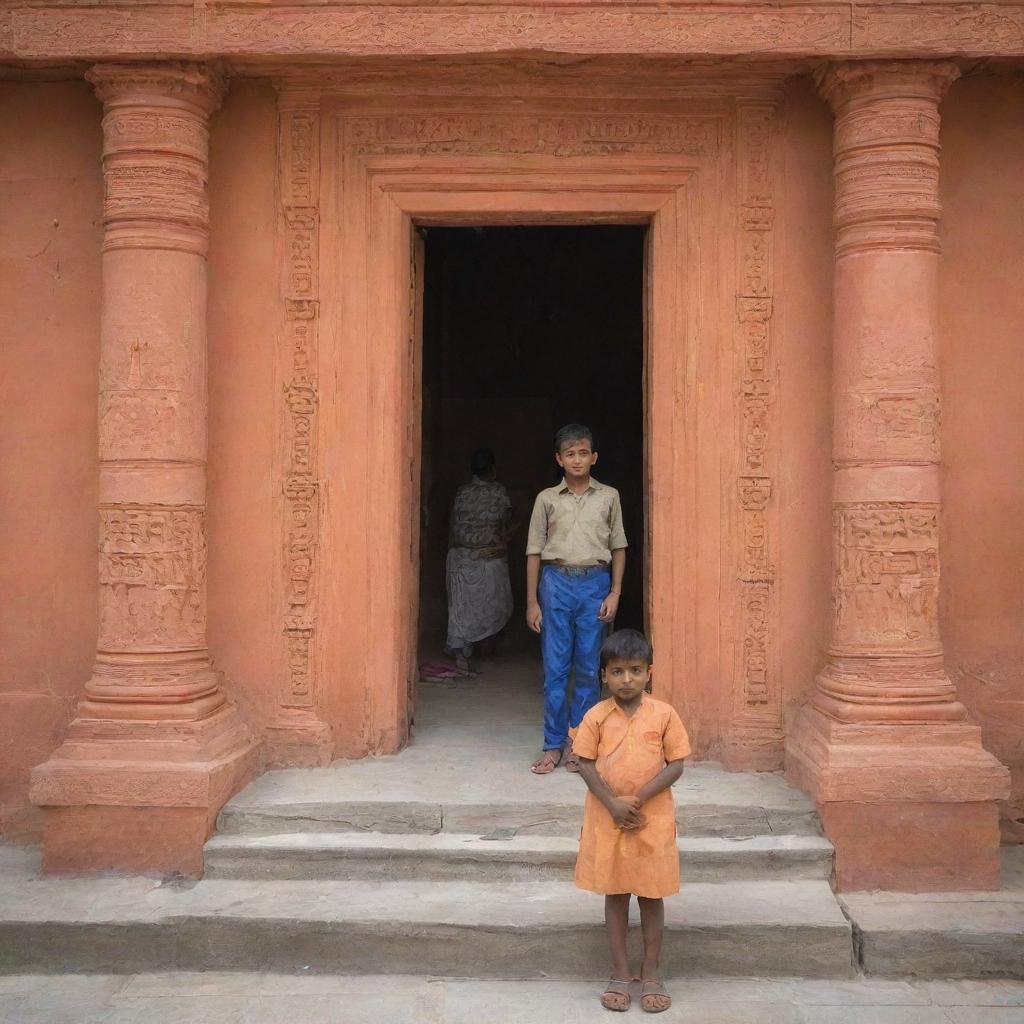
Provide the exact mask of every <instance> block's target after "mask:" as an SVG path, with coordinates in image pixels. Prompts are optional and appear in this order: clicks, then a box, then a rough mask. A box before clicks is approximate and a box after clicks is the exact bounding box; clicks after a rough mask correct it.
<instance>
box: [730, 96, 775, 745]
mask: <svg viewBox="0 0 1024 1024" xmlns="http://www.w3.org/2000/svg"><path fill="white" fill-rule="evenodd" d="M773 117H774V107H773V106H771V105H770V104H758V105H752V106H742V107H740V108H739V111H738V115H737V132H738V138H737V151H738V154H739V168H738V178H739V187H740V196H739V199H740V206H739V218H740V239H739V268H738V271H737V274H738V279H739V294H738V295H737V298H736V320H735V339H736V358H737V365H738V367H739V381H738V383H737V390H738V393H739V434H740V444H741V451H740V477H739V485H738V492H737V493H738V499H739V502H738V503H739V508H738V518H739V524H740V537H739V542H740V544H739V550H740V564H739V577H738V590H739V592H738V596H737V597H738V606H739V615H740V625H741V630H742V637H743V639H742V646H741V654H740V658H739V663H738V667H737V675H738V677H737V679H736V683H735V687H736V691H737V704H738V707H739V724H740V725H741V727H742V725H743V719H744V717H745V716H747V715H752V720H753V721H756V722H757V723H758V725H759V726H760V727H761V728H762V729H763V728H764V727H765V726H766V725H767V726H768V727H769V729H776V728H781V717H780V716H781V703H780V695H779V693H778V685H777V681H776V680H775V679H774V678H773V673H772V651H771V642H772V614H773V600H774V582H775V569H774V566H773V564H772V557H771V541H772V506H771V496H772V481H771V476H770V472H771V448H770V441H771V420H770V416H771V406H772V400H773V390H774V386H775V380H774V369H773V362H772V351H771V320H772V230H773V226H774V216H775V211H774V198H773V175H772V124H773Z"/></svg>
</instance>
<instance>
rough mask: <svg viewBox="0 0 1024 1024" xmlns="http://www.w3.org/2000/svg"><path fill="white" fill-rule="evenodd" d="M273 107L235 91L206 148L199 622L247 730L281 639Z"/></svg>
mask: <svg viewBox="0 0 1024 1024" xmlns="http://www.w3.org/2000/svg"><path fill="white" fill-rule="evenodd" d="M275 104H276V99H275V94H274V90H273V88H272V87H271V86H270V85H269V84H268V83H266V82H265V81H261V80H245V79H236V80H235V81H233V82H232V84H231V88H230V90H229V92H228V95H227V96H226V97H225V100H224V104H223V106H222V108H221V110H220V112H219V113H217V114H216V115H215V121H214V124H213V132H212V136H211V144H210V196H211V203H210V256H209V275H210V276H209V283H210V290H209V295H210V298H209V306H208V319H207V327H208V331H209V334H208V338H209V342H208V344H209V367H210V369H209V381H210V383H209V387H210V407H209V408H210V413H209V415H210V420H209V427H210V435H209V436H210V449H209V490H208V500H207V542H208V552H209V553H208V559H209V561H208V565H207V599H208V620H207V621H208V628H209V641H210V652H211V654H212V656H213V663H214V665H215V666H216V667H217V668H218V669H220V670H221V671H222V672H223V673H224V676H225V687H226V689H227V692H228V694H229V695H230V696H231V697H233V698H234V699H235V700H237V701H238V703H239V704H240V705H241V706H242V708H243V710H246V711H248V712H249V713H250V717H251V718H252V720H254V721H256V722H257V723H260V722H264V721H266V720H267V718H268V717H269V716H270V714H271V712H272V710H273V707H274V704H273V699H274V690H275V670H276V668H277V666H278V665H279V663H278V662H277V661H276V660H275V659H276V655H277V651H278V649H279V647H280V628H281V624H280V623H279V622H276V621H275V620H274V616H273V609H272V604H271V601H272V595H273V587H274V586H275V585H276V583H277V579H276V577H275V574H276V573H279V572H280V568H279V567H280V564H281V555H280V547H281V544H282V537H281V536H280V535H279V534H278V533H277V532H276V527H275V521H274V508H275V505H274V501H275V496H274V493H273V484H272V476H271V474H272V470H273V465H274V459H275V458H276V457H277V451H276V447H277V430H278V421H279V419H280V415H281V406H282V404H283V401H284V393H283V392H282V390H281V385H280V382H277V383H275V381H274V349H275V346H276V345H278V344H279V338H278V336H279V334H280V324H281V320H282V312H281V308H280V307H281V299H280V297H279V296H280V286H279V281H278V276H277V270H276V261H275V249H274V245H275V231H276V223H277V222H276V211H277V197H276V194H275V187H276V186H275V174H276V163H277V155H276V147H277V110H276V105H275Z"/></svg>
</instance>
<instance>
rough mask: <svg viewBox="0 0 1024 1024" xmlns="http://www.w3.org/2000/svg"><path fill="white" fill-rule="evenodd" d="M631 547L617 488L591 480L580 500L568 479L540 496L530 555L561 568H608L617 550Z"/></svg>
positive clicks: (528, 548)
mask: <svg viewBox="0 0 1024 1024" xmlns="http://www.w3.org/2000/svg"><path fill="white" fill-rule="evenodd" d="M627 546H628V545H627V542H626V532H625V530H624V529H623V527H622V505H621V503H620V501H619V492H618V491H617V490H616V489H615V488H614V487H609V486H607V484H602V483H598V481H597V480H595V479H594V478H593V477H591V478H590V486H589V487H588V488H587V489H586V490H585V491H584V492H583V494H581V495H580V496H579V497H576V495H575V494H573V493H572V491H570V490H569V488H568V486H567V485H566V483H565V481H564V480H563V481H562V482H561V483H559V484H556V485H555V486H554V487H548V488H547V489H545V490H543V491H541V492H540V494H538V495H537V500H536V501H535V502H534V504H533V515H532V516H531V517H530V532H529V535H528V537H527V540H526V553H527V554H528V555H540V557H541V561H543V562H557V563H559V564H560V565H607V564H608V563H609V562H610V561H611V559H612V552H613V551H616V550H618V549H619V548H624V547H627Z"/></svg>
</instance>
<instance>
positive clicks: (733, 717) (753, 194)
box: [280, 90, 782, 767]
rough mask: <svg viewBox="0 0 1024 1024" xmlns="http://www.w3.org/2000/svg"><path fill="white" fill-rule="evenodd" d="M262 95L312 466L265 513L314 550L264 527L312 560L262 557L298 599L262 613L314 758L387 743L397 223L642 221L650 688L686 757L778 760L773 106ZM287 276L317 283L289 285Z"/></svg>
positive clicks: (414, 404)
mask: <svg viewBox="0 0 1024 1024" xmlns="http://www.w3.org/2000/svg"><path fill="white" fill-rule="evenodd" d="M282 97H283V99H282V102H281V104H280V110H281V118H282V119H281V142H280V146H281V149H280V152H281V159H282V173H281V180H282V210H283V217H282V232H283V239H284V245H283V253H284V256H285V264H284V270H283V274H282V277H283V279H284V281H285V285H286V296H288V295H289V294H290V293H289V291H288V289H289V288H290V289H291V293H294V294H292V298H291V300H290V304H289V305H287V306H286V309H287V316H288V317H289V322H291V320H293V319H297V318H299V317H303V316H304V317H306V318H307V321H306V328H307V329H306V331H305V337H307V338H308V337H313V338H314V339H315V347H314V356H315V361H316V362H315V366H314V367H313V368H312V369H311V370H310V372H309V374H308V378H309V379H310V380H311V381H313V391H314V394H313V395H312V396H311V397H310V400H309V401H308V402H307V403H306V404H307V407H308V408H310V409H314V410H315V412H314V415H315V417H316V422H315V426H314V429H313V432H312V433H313V438H314V440H313V442H312V444H311V445H310V446H309V450H310V451H311V452H312V454H313V456H314V458H315V467H314V469H313V470H312V471H311V476H312V478H313V479H312V480H310V481H309V484H310V486H308V487H306V488H305V489H302V488H299V489H296V488H294V487H293V489H292V493H293V494H298V498H297V499H296V500H298V501H299V502H301V501H302V498H303V495H308V494H313V500H312V503H311V504H312V509H311V510H309V511H307V510H306V508H305V507H302V508H300V507H299V505H296V506H295V509H291V507H290V506H289V507H288V508H287V509H286V512H285V515H284V516H283V521H284V522H285V523H286V524H294V522H296V521H298V522H300V523H301V524H304V525H305V524H309V523H313V524H314V528H315V537H314V543H312V544H306V543H305V536H304V535H302V534H300V535H298V541H299V543H298V544H297V545H291V546H290V545H289V538H288V537H286V543H285V551H286V561H287V559H288V558H289V557H290V555H289V552H291V551H295V550H298V551H299V556H298V557H299V560H300V563H301V564H300V570H299V571H300V575H302V574H303V573H306V572H307V569H306V568H305V565H306V564H308V566H309V568H308V575H309V577H310V579H309V581H308V582H307V581H306V579H305V578H303V579H302V580H301V581H300V582H301V583H302V586H301V587H298V588H296V587H294V586H292V585H291V583H290V581H289V568H288V565H287V564H286V566H285V572H284V574H283V575H284V579H285V590H286V592H287V593H289V594H295V593H297V594H298V595H299V597H300V598H301V599H302V600H303V601H304V602H305V603H304V604H303V605H302V606H301V607H298V608H296V607H295V606H294V605H292V606H291V607H288V606H286V607H285V609H284V611H285V613H287V612H289V611H291V612H292V613H293V617H292V618H291V619H288V618H287V614H286V617H285V632H286V635H287V634H288V629H289V628H291V629H292V630H293V634H292V636H291V637H289V643H290V644H291V645H292V647H291V648H290V651H289V657H290V658H291V661H290V663H289V664H290V666H291V669H292V670H291V677H290V678H289V677H287V676H286V677H285V689H286V697H288V696H289V694H290V690H289V687H291V688H292V689H294V688H295V686H294V683H295V679H296V678H298V680H299V684H300V687H304V686H306V684H307V683H308V684H309V685H308V690H309V693H310V696H309V697H308V705H309V706H310V708H311V709H312V713H313V714H314V715H315V716H316V717H317V719H319V720H320V721H322V722H324V723H326V724H327V725H328V726H329V727H330V728H331V730H332V732H333V734H334V737H335V743H334V753H335V756H342V757H345V756H363V755H365V754H367V753H384V752H389V751H394V750H397V749H399V748H400V747H401V746H402V745H403V744H404V743H405V742H406V741H407V739H408V734H407V730H408V700H409V693H410V686H409V676H410V673H411V672H413V671H414V669H415V666H414V664H413V661H414V657H413V652H414V651H415V635H414V631H415V628H416V612H415V605H416V599H417V590H418V584H417V581H418V552H417V550H416V546H417V543H418V529H417V526H418V515H419V509H418V505H419V440H418V438H419V431H420V422H419V401H420V389H419V381H418V379H417V373H418V370H417V367H418V358H417V356H418V353H417V352H416V351H414V348H413V347H412V346H410V331H409V319H408V308H409V307H408V297H409V294H410V287H411V283H412V282H411V274H410V266H411V259H410V257H411V246H412V239H413V234H414V231H413V228H414V225H419V224H422V225H427V226H430V225H435V226H436V225H490V224H595V223H621V224H646V225H648V226H649V232H648V265H647V287H646V294H645V302H646V309H645V320H646V339H645V352H644V364H645V463H646V487H645V491H646V493H645V500H646V502H647V515H646V529H647V537H646V545H645V548H646V566H645V569H646V572H645V577H646V593H647V595H648V598H647V600H648V608H647V619H648V622H649V625H650V629H651V632H652V634H653V639H654V643H655V648H656V659H657V664H656V671H655V693H656V694H658V695H659V696H661V697H662V698H663V699H667V700H669V701H671V702H672V703H673V704H675V705H676V706H677V707H679V708H681V709H682V710H684V712H685V714H686V715H687V720H688V722H689V723H690V725H691V729H692V732H693V734H694V738H695V740H696V744H695V749H696V751H697V753H698V754H700V753H707V752H709V751H710V752H715V750H716V748H717V749H718V750H722V749H725V748H726V747H727V741H728V738H729V737H734V738H736V740H737V749H740V750H743V749H746V748H747V747H749V746H750V744H751V742H753V744H754V745H755V746H757V745H758V744H761V746H762V747H763V748H764V749H766V750H770V751H772V752H774V751H777V752H778V755H779V756H781V736H782V731H781V685H780V681H779V679H778V671H777V651H775V650H774V649H773V646H772V637H773V633H774V618H775V615H776V614H777V613H776V610H775V600H774V593H773V581H774V568H773V564H772V557H771V543H772V541H771V538H772V535H773V530H774V526H773V522H774V516H775V515H776V510H775V508H774V498H773V496H772V493H771V491H772V488H771V481H770V473H771V469H772V463H773V460H774V457H775V455H774V450H773V447H772V445H771V441H772V440H773V437H772V434H773V429H774V427H773V412H772V403H771V394H772V389H773V387H774V374H775V371H774V367H773V362H772V358H773V353H772V349H771V346H770V344H769V331H770V319H771V313H772V295H771V274H772V267H771V250H772V246H771V241H772V217H773V207H772V203H773V199H772V194H771V188H772V178H773V174H774V172H773V165H774V163H775V160H776V156H775V155H774V149H773V132H772V118H773V117H774V107H773V105H772V103H771V102H767V101H765V100H751V101H749V102H747V101H745V102H738V101H715V102H714V103H710V104H704V105H701V104H697V105H696V106H695V107H694V108H693V109H692V111H687V110H679V109H677V110H675V111H673V112H672V113H670V114H666V113H657V114H636V115H634V114H628V113H620V114H614V115H602V116H600V117H598V116H594V115H591V114H587V113H581V112H579V111H569V112H564V113H560V114H558V115H557V116H555V115H553V114H551V112H550V110H548V111H546V112H545V111H541V112H539V113H534V114H529V113H525V112H519V113H509V112H508V111H507V110H500V111H498V112H493V113H487V112H486V111H483V110H480V109H473V111H472V113H461V114H457V115H456V114H451V113H436V112H430V111H429V110H427V111H424V112H421V113H410V114H407V115H401V116H399V115H396V114H394V113H393V112H388V111H386V110H385V111H383V112H382V111H381V110H380V109H373V104H370V107H369V108H368V107H367V105H366V102H365V101H358V102H357V101H354V100H349V99H346V98H345V97H342V96H338V95H329V94H327V93H318V92H316V91H315V90H314V91H313V92H310V91H308V90H300V91H297V92H294V93H292V94H286V93H282ZM471 106H472V105H471ZM314 115H315V116H314ZM311 128H312V129H313V131H312V133H311ZM295 140H298V142H295ZM310 151H312V154H313V156H312V158H310V156H309V153H310ZM290 196H291V197H292V198H291V203H292V205H291V206H289V197H290ZM309 200H313V202H310V203H309V207H308V208H307V207H306V203H307V202H309ZM302 289H305V292H303V291H302ZM303 294H307V295H309V296H310V297H312V296H314V295H315V297H316V301H315V302H305V303H303V302H299V303H296V301H295V300H296V299H299V298H301V297H302V295H303ZM300 326H301V321H300ZM291 333H294V332H291ZM291 333H290V329H288V328H286V332H285V334H284V338H285V344H284V346H283V347H282V351H283V353H284V357H285V359H286V361H287V360H290V359H291V358H292V355H293V344H292V341H293V340H294V339H292V338H291ZM298 348H299V343H298V342H296V344H295V346H294V351H298ZM303 351H304V352H305V351H306V350H303ZM304 358H305V356H304ZM288 365H289V366H290V363H289V364H288ZM299 390H300V391H301V389H299ZM293 397H294V398H295V399H296V401H299V400H300V399H302V398H303V395H302V394H296V395H293ZM292 419H293V420H294V419H295V417H294V415H293V416H292ZM307 426H308V425H307ZM304 429H307V427H304ZM293 433H294V432H293ZM283 435H284V436H285V438H286V441H287V440H288V438H289V437H290V436H291V435H290V434H289V431H288V430H287V429H286V430H284V431H283ZM286 482H287V478H286ZM288 500H289V501H291V500H292V499H291V498H288ZM291 512H295V513H296V514H297V516H298V518H297V519H296V517H295V516H294V515H290V513H291ZM286 529H291V527H290V526H287V525H286ZM293 532H294V531H293ZM307 552H308V553H309V558H308V559H307V561H306V562H302V559H303V558H305V556H306V554H307ZM292 561H293V562H294V559H292ZM327 565H329V566H332V567H333V570H332V572H331V573H329V574H325V573H324V572H322V571H321V567H322V566H327ZM699 596H702V598H703V599H702V600H700V601H699V600H698V597H699ZM296 612H298V613H299V614H297V615H296V614H294V613H296ZM296 644H299V645H300V646H302V651H296V649H295V645H296ZM300 654H302V655H303V657H299V656H298V655H300ZM296 664H297V665H299V669H300V671H299V672H298V673H297V672H296V671H295V669H294V666H295V665H296ZM303 697H304V699H306V698H305V693H303ZM282 703H284V704H287V700H285V701H283V702H282ZM751 738H752V739H751ZM770 756H774V754H770ZM757 766H759V767H763V766H767V764H766V763H765V762H764V761H763V760H762V761H760V762H758V765H757Z"/></svg>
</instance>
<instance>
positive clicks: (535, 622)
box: [526, 555, 544, 633]
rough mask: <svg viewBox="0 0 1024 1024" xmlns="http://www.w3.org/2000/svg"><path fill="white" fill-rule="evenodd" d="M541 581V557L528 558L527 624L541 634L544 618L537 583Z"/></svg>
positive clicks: (532, 556) (530, 556)
mask: <svg viewBox="0 0 1024 1024" xmlns="http://www.w3.org/2000/svg"><path fill="white" fill-rule="evenodd" d="M539 579H540V555H527V556H526V624H527V625H528V626H529V627H530V629H532V630H533V631H534V633H539V632H540V626H541V622H542V621H543V619H544V616H543V615H542V614H541V610H540V603H539V602H538V601H537V582H538V580H539Z"/></svg>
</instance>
